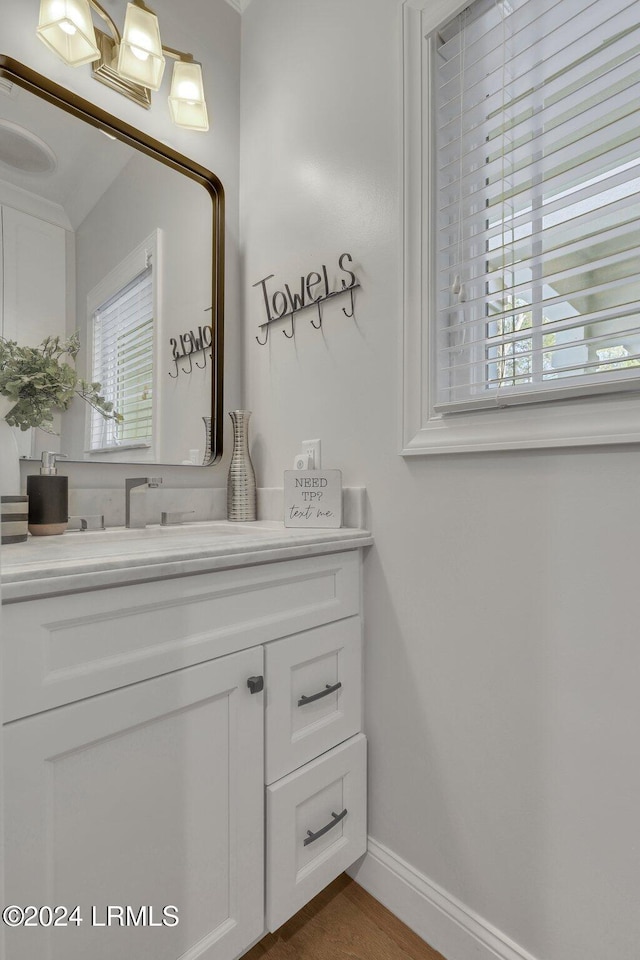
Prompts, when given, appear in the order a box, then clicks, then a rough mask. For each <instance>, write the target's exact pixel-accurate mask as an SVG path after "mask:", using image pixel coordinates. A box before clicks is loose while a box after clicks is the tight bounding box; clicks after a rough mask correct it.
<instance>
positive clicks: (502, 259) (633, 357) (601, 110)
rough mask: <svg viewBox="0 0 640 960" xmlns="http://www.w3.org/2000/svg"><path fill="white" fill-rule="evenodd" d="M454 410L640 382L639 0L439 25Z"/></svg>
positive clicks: (446, 332) (444, 342)
mask: <svg viewBox="0 0 640 960" xmlns="http://www.w3.org/2000/svg"><path fill="white" fill-rule="evenodd" d="M428 39H429V42H430V49H431V58H430V62H431V63H432V77H431V80H432V82H431V89H432V107H431V109H432V111H433V117H434V118H435V126H436V135H437V170H436V178H437V180H436V191H437V218H438V220H437V228H436V234H437V238H438V248H437V269H436V274H437V310H436V329H435V340H436V352H437V398H436V409H437V410H439V411H441V412H443V413H446V412H450V411H451V412H453V411H456V410H459V409H460V410H465V409H472V408H474V407H476V406H496V405H499V406H501V405H508V404H511V403H522V402H532V401H537V400H548V399H553V398H562V397H571V396H581V395H585V394H591V393H595V392H600V391H602V390H605V391H609V390H620V389H631V388H636V387H637V386H638V385H640V258H639V249H640V220H639V218H640V130H639V121H640V116H639V113H640V46H639V41H640V0H636V2H632V3H629V2H628V0H607V2H606V3H605V2H602V0H594V2H590V3H589V2H585V0H476V2H474V3H472V4H471V5H470V6H469V7H467V9H466V10H464V11H463V12H462V13H461V14H460V15H459V16H458V17H456V18H455V19H454V20H452V21H450V22H449V23H448V24H446V25H445V26H444V27H441V28H440V29H439V30H438V31H437V32H436V33H434V34H433V35H432V36H431V37H429V38H428Z"/></svg>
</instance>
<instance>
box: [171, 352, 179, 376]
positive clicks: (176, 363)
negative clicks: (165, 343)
mask: <svg viewBox="0 0 640 960" xmlns="http://www.w3.org/2000/svg"><path fill="white" fill-rule="evenodd" d="M173 362H174V363H175V365H176V372H175V373H171V370H169V376H170V377H171V379H172V380H175V379H176V377H177V376H178V358H177V357H174V358H173Z"/></svg>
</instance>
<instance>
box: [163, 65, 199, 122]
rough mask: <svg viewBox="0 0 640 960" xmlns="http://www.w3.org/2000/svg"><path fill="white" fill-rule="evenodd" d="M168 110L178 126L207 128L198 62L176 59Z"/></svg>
mask: <svg viewBox="0 0 640 960" xmlns="http://www.w3.org/2000/svg"><path fill="white" fill-rule="evenodd" d="M169 110H170V112H171V119H172V120H173V122H174V123H176V124H177V125H178V126H179V127H187V128H188V129H189V130H208V129H209V118H208V116H207V104H206V101H205V99H204V85H203V83H202V67H201V66H200V64H199V63H185V61H184V60H178V62H177V63H176V64H175V65H174V67H173V77H172V79H171V93H170V94H169Z"/></svg>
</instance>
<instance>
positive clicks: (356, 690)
mask: <svg viewBox="0 0 640 960" xmlns="http://www.w3.org/2000/svg"><path fill="white" fill-rule="evenodd" d="M361 647H362V628H361V622H360V618H359V617H350V618H349V619H347V620H339V621H337V622H336V623H331V624H327V625H326V626H322V627H316V629H314V630H307V631H305V632H304V633H299V634H295V635H294V636H292V637H287V638H286V639H284V640H277V641H275V642H274V643H270V644H268V646H267V647H266V650H265V670H266V682H267V711H266V765H265V769H266V782H267V783H273V782H274V781H275V780H279V779H280V778H281V777H284V776H285V774H287V773H291V771H292V770H295V769H296V768H297V767H301V766H302V765H303V764H304V763H307V761H308V760H312V759H313V758H314V757H317V756H318V755H319V754H321V753H324V752H325V751H327V750H329V749H330V748H331V747H335V746H336V745H337V744H338V743H341V742H342V741H343V740H347V739H348V738H349V737H351V736H353V734H355V733H358V731H359V730H360V728H361V726H362V713H361V696H362V652H361Z"/></svg>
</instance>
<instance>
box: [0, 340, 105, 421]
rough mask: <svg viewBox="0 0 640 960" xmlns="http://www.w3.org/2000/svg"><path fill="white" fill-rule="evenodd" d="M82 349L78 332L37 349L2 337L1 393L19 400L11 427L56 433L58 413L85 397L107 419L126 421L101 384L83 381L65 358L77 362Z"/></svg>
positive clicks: (14, 409) (14, 410)
mask: <svg viewBox="0 0 640 960" xmlns="http://www.w3.org/2000/svg"><path fill="white" fill-rule="evenodd" d="M79 350H80V335H79V334H78V333H77V332H76V333H74V334H73V336H71V337H69V338H68V339H67V340H62V339H61V338H60V337H47V338H46V339H45V340H43V341H42V343H41V344H40V345H39V346H37V347H21V346H19V344H18V343H16V341H15V340H5V339H4V338H2V337H0V394H4V396H6V397H9V399H11V400H15V401H16V403H15V406H14V407H13V408H12V409H11V410H10V411H9V413H8V414H7V416H6V421H7V423H8V424H9V425H10V426H12V427H20V429H21V430H28V429H29V428H30V427H40V429H41V430H45V431H46V432H47V433H53V421H52V415H53V412H54V410H66V409H67V408H68V406H69V404H70V403H71V401H72V400H73V398H74V397H82V399H83V400H86V402H87V403H88V404H89V405H90V406H92V407H93V408H94V409H95V410H97V411H98V412H99V413H101V414H102V416H103V417H104V418H105V419H106V420H117V421H118V422H119V421H121V420H122V416H121V415H120V414H119V413H116V412H115V411H114V409H113V404H112V403H111V402H110V401H109V400H106V399H105V398H104V397H103V396H101V395H100V389H101V386H100V384H99V383H90V382H89V381H88V380H83V379H82V378H81V377H79V376H78V375H77V373H76V371H75V368H74V367H73V366H72V364H71V363H68V362H67V359H65V358H68V359H70V360H71V361H72V362H75V359H76V357H77V355H78V352H79Z"/></svg>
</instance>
